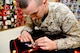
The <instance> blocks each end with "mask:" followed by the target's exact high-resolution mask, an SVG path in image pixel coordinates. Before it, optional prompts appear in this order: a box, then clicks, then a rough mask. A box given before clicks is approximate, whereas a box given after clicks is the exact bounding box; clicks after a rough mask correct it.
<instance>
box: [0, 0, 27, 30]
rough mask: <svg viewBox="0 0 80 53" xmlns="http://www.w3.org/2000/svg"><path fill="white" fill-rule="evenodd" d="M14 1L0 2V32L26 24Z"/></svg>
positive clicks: (3, 0)
mask: <svg viewBox="0 0 80 53" xmlns="http://www.w3.org/2000/svg"><path fill="white" fill-rule="evenodd" d="M16 1H17V0H0V31H3V30H7V29H12V28H16V27H19V26H23V25H25V24H26V20H25V18H26V17H24V15H23V13H22V11H21V10H20V8H19V7H18V5H17V2H16Z"/></svg>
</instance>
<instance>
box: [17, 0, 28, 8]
mask: <svg viewBox="0 0 80 53" xmlns="http://www.w3.org/2000/svg"><path fill="white" fill-rule="evenodd" d="M18 2H19V7H20V8H26V7H27V6H28V2H29V0H19V1H18Z"/></svg>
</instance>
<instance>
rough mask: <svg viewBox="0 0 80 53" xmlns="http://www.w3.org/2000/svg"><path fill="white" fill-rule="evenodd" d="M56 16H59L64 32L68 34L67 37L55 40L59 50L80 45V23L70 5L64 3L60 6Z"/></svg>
mask: <svg viewBox="0 0 80 53" xmlns="http://www.w3.org/2000/svg"><path fill="white" fill-rule="evenodd" d="M56 10H57V9H56ZM56 17H58V18H59V22H60V24H61V28H62V30H63V32H64V33H66V34H68V35H67V37H66V38H61V39H57V40H55V41H56V42H57V46H58V50H60V49H68V48H77V47H80V24H79V22H78V21H77V19H76V18H75V16H74V14H73V13H72V12H71V11H70V10H69V8H68V7H66V6H65V5H62V6H60V7H58V11H57V13H56Z"/></svg>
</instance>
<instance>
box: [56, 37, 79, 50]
mask: <svg viewBox="0 0 80 53" xmlns="http://www.w3.org/2000/svg"><path fill="white" fill-rule="evenodd" d="M55 41H56V43H57V47H58V50H60V49H68V48H77V47H80V37H75V36H74V37H67V38H64V39H57V40H55Z"/></svg>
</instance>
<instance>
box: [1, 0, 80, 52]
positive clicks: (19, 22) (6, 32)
mask: <svg viewBox="0 0 80 53" xmlns="http://www.w3.org/2000/svg"><path fill="white" fill-rule="evenodd" d="M48 1H49V2H61V3H63V4H65V5H67V6H68V7H69V8H70V10H71V11H72V12H73V13H74V15H75V17H76V18H77V19H78V21H79V22H80V0H48ZM26 18H27V16H26V15H23V13H22V11H21V9H20V8H19V7H18V0H0V53H10V49H9V42H10V40H11V39H15V38H17V37H18V36H19V35H20V31H21V30H22V29H23V28H24V26H25V24H26Z"/></svg>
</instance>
